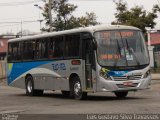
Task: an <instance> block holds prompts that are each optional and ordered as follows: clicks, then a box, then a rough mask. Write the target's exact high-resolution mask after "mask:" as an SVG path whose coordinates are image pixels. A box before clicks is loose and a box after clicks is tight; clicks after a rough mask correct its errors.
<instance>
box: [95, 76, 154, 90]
mask: <svg viewBox="0 0 160 120" xmlns="http://www.w3.org/2000/svg"><path fill="white" fill-rule="evenodd" d="M150 85H151V75H149V76H148V77H147V78H143V79H139V80H126V81H113V80H106V79H104V78H102V77H100V79H99V85H97V91H98V92H114V91H137V90H143V89H148V88H150Z"/></svg>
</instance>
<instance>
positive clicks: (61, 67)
mask: <svg viewBox="0 0 160 120" xmlns="http://www.w3.org/2000/svg"><path fill="white" fill-rule="evenodd" d="M52 68H53V70H66V65H65V64H64V63H55V64H52Z"/></svg>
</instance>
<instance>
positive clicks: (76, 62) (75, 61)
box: [71, 60, 81, 65]
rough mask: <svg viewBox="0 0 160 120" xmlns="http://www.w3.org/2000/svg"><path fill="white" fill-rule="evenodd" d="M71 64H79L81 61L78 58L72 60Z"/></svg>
mask: <svg viewBox="0 0 160 120" xmlns="http://www.w3.org/2000/svg"><path fill="white" fill-rule="evenodd" d="M71 63H72V65H80V64H81V61H80V60H72V62H71Z"/></svg>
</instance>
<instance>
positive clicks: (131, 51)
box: [94, 30, 149, 67]
mask: <svg viewBox="0 0 160 120" xmlns="http://www.w3.org/2000/svg"><path fill="white" fill-rule="evenodd" d="M94 37H95V39H96V41H97V45H98V47H97V57H98V62H99V64H100V65H102V66H121V67H122V66H141V65H146V64H149V56H148V51H147V48H146V45H145V41H144V37H143V35H142V33H141V31H138V30H110V31H108V30H107V31H99V32H95V33H94Z"/></svg>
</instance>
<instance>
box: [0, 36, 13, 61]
mask: <svg viewBox="0 0 160 120" xmlns="http://www.w3.org/2000/svg"><path fill="white" fill-rule="evenodd" d="M12 38H16V36H15V35H0V61H1V60H4V59H5V58H6V54H7V49H8V47H7V44H8V40H9V39H12Z"/></svg>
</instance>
